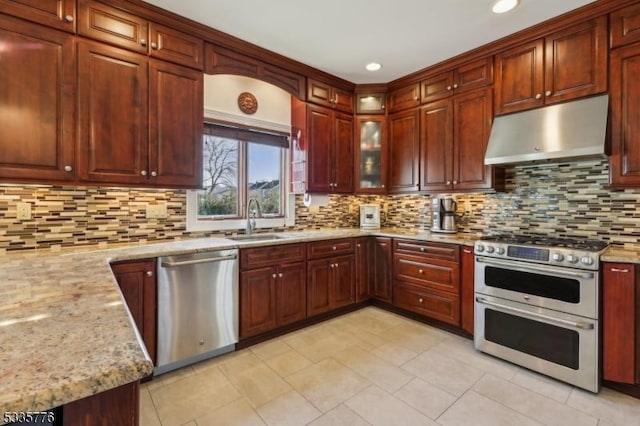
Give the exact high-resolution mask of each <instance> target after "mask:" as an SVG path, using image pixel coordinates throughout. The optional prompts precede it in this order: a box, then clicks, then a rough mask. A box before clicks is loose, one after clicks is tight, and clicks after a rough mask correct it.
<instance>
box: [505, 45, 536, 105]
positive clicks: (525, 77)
mask: <svg viewBox="0 0 640 426" xmlns="http://www.w3.org/2000/svg"><path fill="white" fill-rule="evenodd" d="M543 49H544V41H543V40H535V41H532V42H530V43H527V44H524V45H521V46H518V47H514V48H513V49H509V50H506V51H503V52H500V53H498V54H497V55H496V70H495V71H496V82H495V91H496V92H495V93H496V99H495V103H496V105H495V107H496V108H495V109H496V114H505V113H508V112H513V111H520V110H523V109H528V108H535V107H539V106H542V105H543V103H544V97H543V90H544V62H543V61H544V50H543Z"/></svg>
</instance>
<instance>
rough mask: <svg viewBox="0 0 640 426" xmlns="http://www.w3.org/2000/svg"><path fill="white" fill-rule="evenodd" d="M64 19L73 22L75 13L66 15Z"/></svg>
mask: <svg viewBox="0 0 640 426" xmlns="http://www.w3.org/2000/svg"><path fill="white" fill-rule="evenodd" d="M64 20H65V21H67V22H73V15H66V16H65V17H64Z"/></svg>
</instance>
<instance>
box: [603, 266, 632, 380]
mask: <svg viewBox="0 0 640 426" xmlns="http://www.w3.org/2000/svg"><path fill="white" fill-rule="evenodd" d="M636 279H637V273H636V266H635V265H632V264H626V263H606V264H605V265H604V274H603V290H602V326H603V330H602V340H603V342H602V378H603V379H604V380H611V381H614V382H622V383H640V368H639V367H640V364H639V363H640V359H639V357H640V352H637V351H638V350H640V339H639V337H640V336H639V335H638V333H640V330H639V328H638V327H639V326H640V324H639V321H640V320H639V318H640V295H639V293H640V292H638V290H637V289H636V286H637V283H636Z"/></svg>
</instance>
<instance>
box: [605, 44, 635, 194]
mask: <svg viewBox="0 0 640 426" xmlns="http://www.w3.org/2000/svg"><path fill="white" fill-rule="evenodd" d="M639 116H640V43H638V44H632V45H630V46H627V47H622V48H619V49H616V50H614V51H613V52H612V53H611V159H610V162H609V163H610V170H609V173H610V181H611V186H612V187H629V188H633V187H640V120H638V119H637V117H639Z"/></svg>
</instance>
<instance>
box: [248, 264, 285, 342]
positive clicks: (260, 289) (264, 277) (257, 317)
mask: <svg viewBox="0 0 640 426" xmlns="http://www.w3.org/2000/svg"><path fill="white" fill-rule="evenodd" d="M276 279H277V272H276V268H261V269H253V270H249V271H242V272H241V273H240V338H245V337H249V336H253V335H256V334H260V333H263V332H265V331H269V330H272V329H274V328H275V327H276Z"/></svg>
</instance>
